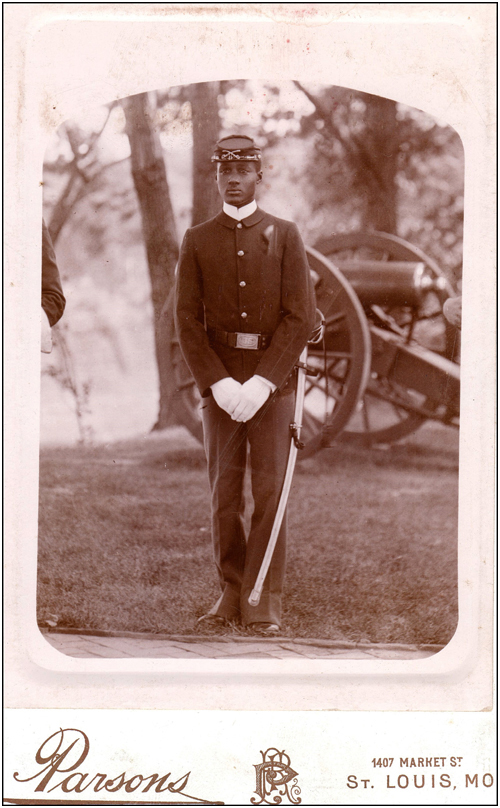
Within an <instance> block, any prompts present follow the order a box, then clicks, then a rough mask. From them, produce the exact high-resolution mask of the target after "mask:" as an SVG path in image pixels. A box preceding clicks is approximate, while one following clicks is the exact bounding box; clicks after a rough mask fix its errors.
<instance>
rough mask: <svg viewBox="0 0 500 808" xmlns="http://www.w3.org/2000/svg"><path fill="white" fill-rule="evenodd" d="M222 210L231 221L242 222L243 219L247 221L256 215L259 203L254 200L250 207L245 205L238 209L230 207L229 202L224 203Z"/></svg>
mask: <svg viewBox="0 0 500 808" xmlns="http://www.w3.org/2000/svg"><path fill="white" fill-rule="evenodd" d="M222 210H223V211H224V213H227V215H228V216H230V217H231V219H236V221H237V222H241V220H242V219H246V218H247V217H248V216H250V215H251V214H252V213H255V211H256V210H257V202H256V201H255V199H252V201H251V202H249V203H248V205H243V207H242V208H237V207H235V206H234V205H228V204H227V202H224V204H223V205H222Z"/></svg>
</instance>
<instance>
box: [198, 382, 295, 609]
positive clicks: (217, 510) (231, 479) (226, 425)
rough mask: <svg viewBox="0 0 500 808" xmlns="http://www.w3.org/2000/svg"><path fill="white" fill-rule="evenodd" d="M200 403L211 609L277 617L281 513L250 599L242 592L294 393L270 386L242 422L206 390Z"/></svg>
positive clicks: (258, 543) (258, 545)
mask: <svg viewBox="0 0 500 808" xmlns="http://www.w3.org/2000/svg"><path fill="white" fill-rule="evenodd" d="M204 404H205V406H204V407H203V409H202V413H203V430H204V439H205V452H206V455H207V460H208V476H209V481H210V489H211V493H212V539H213V547H214V557H215V563H216V565H217V569H218V572H219V579H220V584H221V588H222V595H221V597H220V598H219V600H218V601H217V603H216V604H215V606H214V607H213V608H212V610H211V613H212V614H217V615H220V616H221V617H225V618H227V619H229V620H237V619H241V621H242V623H243V624H244V625H248V624H249V623H253V622H270V623H277V624H278V625H280V623H281V594H282V589H283V582H284V577H285V563H286V514H285V517H284V519H283V523H282V526H281V530H280V533H279V536H278V541H277V543H276V548H275V550H274V554H273V558H272V561H271V566H270V568H269V572H268V573H267V576H266V580H265V582H264V589H263V592H262V597H261V599H260V603H259V605H258V606H250V605H249V603H248V596H249V595H250V593H251V591H252V589H253V587H254V584H255V580H256V578H257V575H258V572H259V570H260V566H261V563H262V559H263V558H264V554H265V552H266V548H267V544H268V541H269V537H270V535H271V530H272V527H273V523H274V517H275V515H276V510H277V508H278V503H279V498H280V494H281V489H282V485H283V480H284V476H285V471H286V465H287V460H288V454H289V449H290V430H289V426H290V423H291V422H292V421H293V413H294V405H295V396H294V395H293V393H291V392H289V393H286V394H274V395H272V396H271V397H270V398H269V399H268V400H267V401H266V403H265V404H264V405H263V407H261V409H260V410H259V411H258V412H257V413H256V414H255V415H254V417H253V418H252V419H251V420H250V421H248V422H247V423H244V424H243V423H237V422H236V421H233V420H231V417H230V416H229V415H228V414H227V413H226V412H224V410H222V409H221V408H220V407H219V406H218V405H217V404H216V403H215V400H214V399H213V397H212V396H210V397H209V398H208V399H207V400H206V402H204ZM247 446H248V447H249V463H250V470H251V482H252V496H253V499H254V510H253V514H252V521H251V526H250V531H249V535H248V537H247V538H246V537H245V531H244V525H243V515H244V510H245V502H244V490H243V486H244V478H245V469H246V464H247Z"/></svg>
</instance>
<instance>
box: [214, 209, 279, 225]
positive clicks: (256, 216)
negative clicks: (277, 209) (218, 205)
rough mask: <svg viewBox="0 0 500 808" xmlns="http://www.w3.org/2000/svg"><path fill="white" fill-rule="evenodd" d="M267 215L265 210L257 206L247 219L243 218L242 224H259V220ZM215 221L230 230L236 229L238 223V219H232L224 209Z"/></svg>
mask: <svg viewBox="0 0 500 808" xmlns="http://www.w3.org/2000/svg"><path fill="white" fill-rule="evenodd" d="M265 215H266V214H265V213H264V211H263V210H261V208H259V207H257V210H255V211H254V212H253V213H251V214H250V216H247V217H246V219H242V220H241V222H240V224H242V225H243V227H252V226H253V225H254V224H257V222H260V221H261V220H262V219H263V218H264V216H265ZM215 221H216V222H218V224H221V225H223V226H224V227H228V228H229V229H230V230H234V229H235V227H236V225H237V224H238V222H237V221H236V219H232V218H231V217H230V216H228V215H227V213H224V211H223V210H221V212H220V213H219V214H218V215H217V216H216V217H215Z"/></svg>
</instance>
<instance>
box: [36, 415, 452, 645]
mask: <svg viewBox="0 0 500 808" xmlns="http://www.w3.org/2000/svg"><path fill="white" fill-rule="evenodd" d="M457 438H458V436H457V434H456V433H455V432H453V431H452V430H450V429H446V428H443V427H439V426H434V425H431V426H426V427H424V428H423V429H422V430H420V432H418V433H416V434H415V435H414V436H412V438H410V439H409V440H408V441H407V442H406V443H405V444H402V445H395V446H392V447H390V448H389V449H387V451H381V450H380V449H354V448H351V447H348V446H344V445H339V446H337V447H336V448H333V449H329V450H324V451H323V452H320V453H319V454H318V455H316V456H315V457H313V458H310V459H308V460H305V461H304V462H303V463H301V464H299V465H298V466H297V470H296V474H295V478H294V483H293V486H292V494H291V500H290V505H289V513H288V522H289V555H288V566H287V581H286V588H285V596H284V615H283V618H284V619H283V633H284V634H286V635H287V636H290V637H292V636H295V637H312V638H323V639H348V640H357V641H359V640H365V641H371V642H402V643H438V644H445V643H446V642H448V641H449V640H450V639H451V637H452V635H453V633H454V631H455V628H456V625H457V619H458V611H457V497H458V450H457V445H458V440H457ZM217 597H218V583H217V578H216V573H215V566H214V564H213V561H212V551H211V542H210V513H209V498H208V484H207V479H206V470H205V459H204V454H203V450H202V448H201V447H199V446H198V445H195V444H194V442H193V440H192V439H191V438H190V437H189V436H187V435H186V436H184V435H183V433H182V432H181V431H175V433H174V434H173V436H172V435H168V434H164V435H162V436H159V437H158V436H155V437H152V436H151V437H147V438H144V439H137V440H135V441H127V442H123V443H117V444H111V445H108V446H98V447H95V448H82V447H72V448H57V449H54V448H52V449H48V448H47V449H43V450H42V452H41V467H40V524H39V572H38V615H39V622H40V624H42V625H46V624H47V622H51V623H52V624H54V623H57V625H58V626H69V627H77V628H87V629H110V630H113V629H114V630H130V631H144V632H162V633H169V634H174V633H175V634H177V633H184V634H185V633H191V632H194V622H195V619H196V617H198V616H199V615H201V614H203V613H204V612H205V611H206V610H207V609H208V608H209V607H210V606H211V605H212V603H213V602H214V601H215V599H216V598H217Z"/></svg>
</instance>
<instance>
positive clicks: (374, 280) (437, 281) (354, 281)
mask: <svg viewBox="0 0 500 808" xmlns="http://www.w3.org/2000/svg"><path fill="white" fill-rule="evenodd" d="M333 263H334V264H335V265H336V266H337V267H338V269H340V271H341V272H342V274H343V276H344V277H345V278H346V280H347V281H348V282H349V283H350V284H351V286H352V288H353V289H354V291H355V292H356V294H357V296H358V298H359V299H360V301H361V303H362V304H363V306H364V307H369V306H371V305H374V304H376V305H379V306H388V307H391V308H392V307H394V306H409V307H412V308H416V307H418V306H420V305H421V304H422V302H423V299H424V296H425V295H426V294H427V293H428V292H430V291H435V292H437V293H438V295H440V294H442V293H445V297H447V296H448V295H447V293H446V288H447V282H446V280H445V279H444V278H441V277H432V276H430V275H429V274H428V273H427V272H426V268H425V264H424V263H423V262H422V261H372V260H366V259H362V258H357V259H354V260H345V261H344V260H334V262H333Z"/></svg>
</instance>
